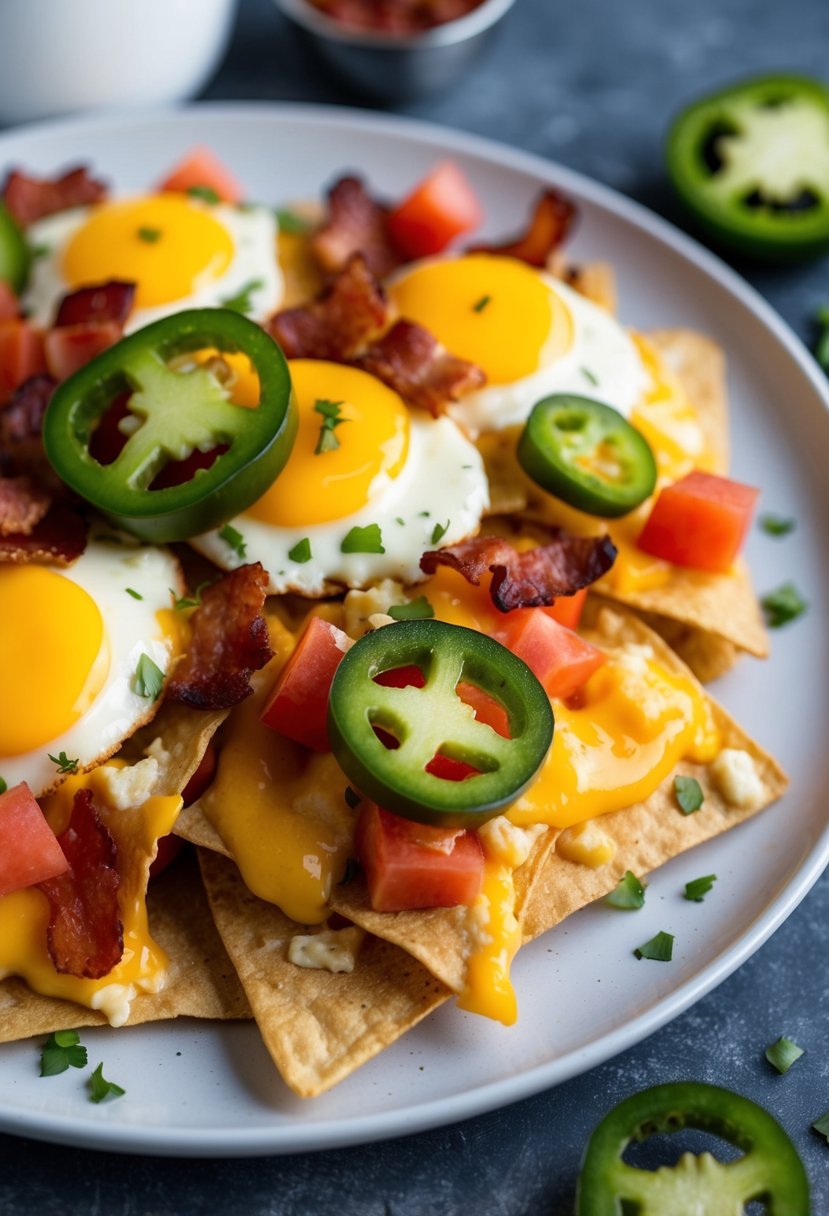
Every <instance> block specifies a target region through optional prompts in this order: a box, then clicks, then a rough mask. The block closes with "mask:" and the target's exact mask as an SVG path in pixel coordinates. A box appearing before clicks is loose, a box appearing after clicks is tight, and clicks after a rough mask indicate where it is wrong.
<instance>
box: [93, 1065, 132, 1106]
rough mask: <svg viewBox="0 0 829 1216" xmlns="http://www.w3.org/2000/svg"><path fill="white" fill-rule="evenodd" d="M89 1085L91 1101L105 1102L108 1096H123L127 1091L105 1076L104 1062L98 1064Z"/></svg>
mask: <svg viewBox="0 0 829 1216" xmlns="http://www.w3.org/2000/svg"><path fill="white" fill-rule="evenodd" d="M87 1085H88V1086H89V1101H90V1102H105V1101H106V1099H107V1098H121V1097H123V1095H124V1094H125V1093H126V1092H127V1091H126V1090H125V1089H122V1088H121V1086H120V1085H116V1084H115V1082H114V1081H107V1079H106V1078H105V1077H104V1066H103V1064H99V1065H98V1067H97V1068H96V1069H95V1071H94V1072H93V1074H92V1076H91V1077H90V1078H89V1080H88V1081H87Z"/></svg>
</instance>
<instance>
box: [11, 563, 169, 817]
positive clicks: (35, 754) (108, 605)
mask: <svg viewBox="0 0 829 1216" xmlns="http://www.w3.org/2000/svg"><path fill="white" fill-rule="evenodd" d="M54 572H55V574H58V575H60V576H61V577H63V578H66V579H69V580H71V581H72V582H74V583H77V584H78V586H80V587H82V588H83V589H84V590H85V591H86V592H87V593H88V594H89V595H90V596H91V597H92V599H94V600H95V602H96V604H97V605H98V608H99V610H100V613H101V616H102V618H103V622H104V630H105V634H106V640H107V642H108V646H109V654H110V663H109V672H108V674H107V677H106V680H105V682H104V684H103V687H102V688H101V691H100V692H99V693H98V695H97V697H96V698H95V700H94V701H93V703H92V705H91V706H90V707H89V709H88V710H87V711H86V713H84V714H83V715H82V716H81V717H80V718H79V719H78V721H77V722H75V724H74V725H73V726H71V727H69V728H68V729H67V730H65V731H63V732H62V733H61V734H60V735H58V736H57V737H56V738H54V739H52V740H50V741H49V742H48V743H45V744H44V745H43V746H42V747H39V748H37V749H36V750H33V751H29V752H24V753H21V754H19V755H16V756H0V776H2V778H3V780H4V781H5V782H6V784H7V785H8V786H12V785H17V784H18V783H19V782H21V781H25V782H27V783H28V785H29V787H30V789H31V790H32V792H33V794H34V795H35V797H40V795H41V794H44V793H46V792H47V791H48V790H49V789H51V788H53V787H54V786H55V785H56V784H57V783H58V782H59V780H60V777H59V776H58V774H57V771H56V766H55V764H54V763H53V762H52V761H51V760H50V759H49V753H51V754H52V755H54V756H57V755H58V754H59V753H60V752H61V751H64V752H66V755H67V756H68V757H70V758H71V759H73V760H74V759H77V760H78V767H79V769H86V768H91V767H93V766H94V765H95V764H96V763H97V762H99V761H101V760H105V759H106V758H107V756H109V755H111V754H112V752H113V751H115V749H116V748H117V746H118V744H119V743H121V741H122V740H124V739H126V738H128V737H129V736H130V735H132V734H133V733H134V732H135V730H137V728H138V727H139V726H140V725H141V724H142V723H144V722H146V721H148V720H149V719H150V718H151V717H152V716H153V714H154V713H155V710H156V708H157V703H156V704H154V703H153V702H151V701H150V700H148V698H147V697H142V696H139V695H138V693H137V692H136V691H135V689H134V687H133V677H134V675H135V671H136V667H137V665H138V661H139V659H140V658H141V655H142V654H146V655H147V656H148V657H149V658H150V659H152V661H153V662H154V663H155V664H156V666H157V667H159V668H160V670H161V671H162V672H165V673H166V671H167V669H168V667H169V665H170V660H171V654H172V645H171V642H170V640H169V639H168V638H166V637H165V636H164V633H163V630H162V627H161V625H160V623H159V621H158V619H157V617H156V613H157V611H158V610H159V609H161V608H170V606H171V597H170V589H171V588H173V589H175V590H176V591H177V592H178V591H180V590H181V589H182V587H183V583H182V578H181V572H180V569H179V565H178V562H177V561H176V559H175V558H174V557H173V556H172V555H171V554H170V553H168V552H167V551H166V550H164V549H157V548H153V547H151V546H147V545H140V546H139V545H133V544H132V543H131V542H130V541H129V540H127V539H125V540H124V541H123V543H120V544H115V543H110V542H107V541H103V540H93V539H91V540H90V542H89V544H88V546H87V548H86V551H85V552H84V553H83V555H82V556H81V557H79V558H78V560H77V561H76V562H75V563H74V564H73V565H72V566H70V567H68V568H67V569H60V568H57V567H55V568H54ZM127 587H130V588H131V589H132V590H133V591H135V592H137V593H138V594H139V595H140V596H142V598H141V599H140V600H138V599H135V598H134V597H133V596H131V595H130V594H129V593H128V592H127ZM66 645H67V646H71V645H72V638H67V639H66Z"/></svg>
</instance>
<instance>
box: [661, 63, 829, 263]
mask: <svg viewBox="0 0 829 1216" xmlns="http://www.w3.org/2000/svg"><path fill="white" fill-rule="evenodd" d="M666 156H667V165H668V173H669V175H670V178H671V181H672V182H673V185H674V187H675V189H676V191H677V193H678V194H679V196H680V198H681V199H682V200H683V202H684V203H685V205H686V206H687V207H688V209H689V211H691V212H692V214H693V215H694V217H695V218H696V220H697V221H698V223H699V225H700V226H701V227H702V228H703V229H704V230H705V232H706V233H707V234H708V235H709V236H712V237H713V238H714V239H715V240H719V241H720V243H722V244H724V245H727V246H728V247H730V248H733V249H735V250H737V251H738V252H741V253H746V254H749V255H750V256H753V257H760V258H766V259H772V260H782V259H787V258H789V259H795V258H798V257H813V256H817V255H818V254H820V253H823V252H824V251H825V250H826V249H827V248H829V89H827V88H826V86H825V85H824V84H822V83H821V82H820V81H818V80H810V79H809V78H808V77H803V76H765V77H760V78H757V79H752V80H746V81H741V82H740V83H739V84H735V85H732V86H731V87H730V88H727V89H723V90H722V91H721V92H717V93H714V94H713V95H711V96H709V97H705V98H703V99H702V100H701V101H698V102H696V103H695V104H694V105H692V106H689V107H688V109H686V110H684V111H683V112H682V113H681V114H680V115H679V117H678V118H677V119H676V120H675V121H674V123H673V125H672V127H671V130H670V133H669V135H668V142H667V148H666Z"/></svg>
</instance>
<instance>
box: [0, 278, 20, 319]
mask: <svg viewBox="0 0 829 1216" xmlns="http://www.w3.org/2000/svg"><path fill="white" fill-rule="evenodd" d="M19 316H20V301H19V300H18V298H17V296H16V295H15V294H14V292H13V291H12V289H11V287H9V285H8V283H7V282H6V280H5V279H0V321H13V320H14V319H15V317H19Z"/></svg>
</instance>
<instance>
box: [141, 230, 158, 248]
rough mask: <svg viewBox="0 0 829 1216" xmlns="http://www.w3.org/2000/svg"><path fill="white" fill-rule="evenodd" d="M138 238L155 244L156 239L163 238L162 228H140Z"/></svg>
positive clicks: (149, 243)
mask: <svg viewBox="0 0 829 1216" xmlns="http://www.w3.org/2000/svg"><path fill="white" fill-rule="evenodd" d="M138 239H139V241H144V242H145V243H146V244H147V245H154V244H155V243H156V241H160V240H161V229H160V228H144V227H142V228H139V229H138Z"/></svg>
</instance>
